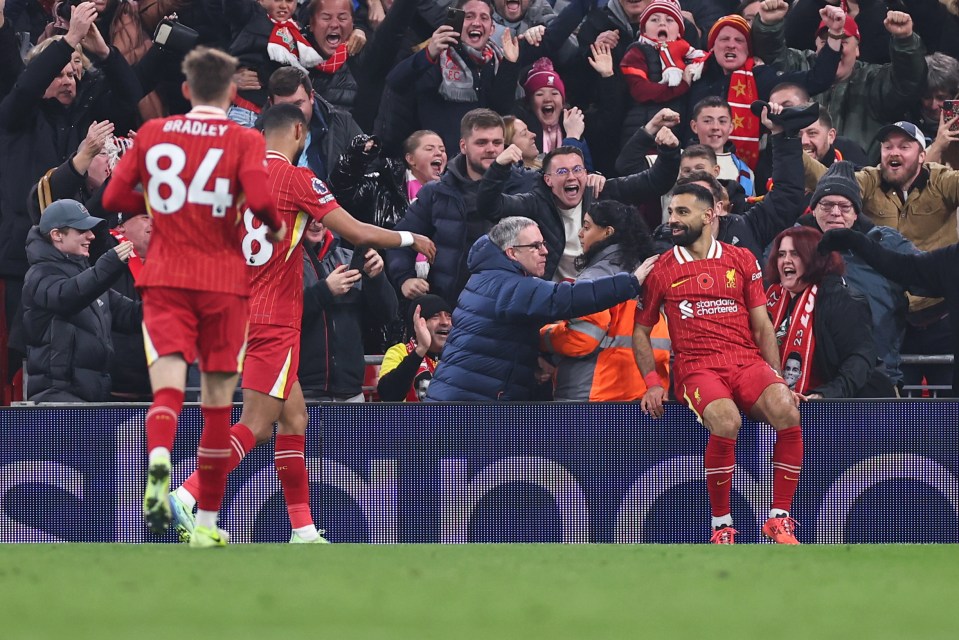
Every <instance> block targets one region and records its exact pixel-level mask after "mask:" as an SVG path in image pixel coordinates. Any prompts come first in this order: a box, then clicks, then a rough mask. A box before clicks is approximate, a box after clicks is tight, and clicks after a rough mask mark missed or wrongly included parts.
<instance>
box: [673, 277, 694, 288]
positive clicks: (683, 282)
mask: <svg viewBox="0 0 959 640" xmlns="http://www.w3.org/2000/svg"><path fill="white" fill-rule="evenodd" d="M690 280H692V278H684V279H682V280H677V281H676V282H674V283H672V284H671V285H669V286H670V287H672V288H673V289H675V288H676V287H678V286H679V285H682V284H686V283H687V282H689V281H690Z"/></svg>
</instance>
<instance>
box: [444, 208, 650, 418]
mask: <svg viewBox="0 0 959 640" xmlns="http://www.w3.org/2000/svg"><path fill="white" fill-rule="evenodd" d="M548 254H549V250H548V249H547V248H546V243H545V242H544V240H543V234H542V233H541V232H540V230H539V227H538V226H537V225H536V223H535V222H533V221H532V220H531V219H529V218H524V217H521V216H513V217H509V218H503V219H502V220H500V221H499V222H498V223H497V224H496V225H495V226H494V227H493V228H492V229H490V232H489V234H487V235H484V236H482V237H481V238H480V239H479V240H477V241H476V243H475V244H474V245H473V248H472V249H470V252H469V258H468V261H467V262H468V266H469V270H470V272H471V273H472V275H471V276H470V279H469V281H468V282H467V283H466V288H465V289H464V290H463V292H462V293H461V294H460V297H459V301H458V303H457V305H456V310H455V311H454V312H453V330H452V332H451V333H450V335H449V338H448V339H447V341H446V347H445V348H444V349H443V360H442V361H441V362H440V364H439V365H438V366H437V368H436V372H435V373H434V375H433V381H432V382H431V383H430V387H429V392H428V393H427V400H432V401H441V402H442V401H457V400H459V401H470V402H490V401H512V400H529V399H530V395H531V392H532V389H533V386H534V381H533V374H534V373H535V370H536V364H537V355H538V353H539V329H540V327H542V326H543V325H544V324H547V323H549V322H553V321H555V320H564V319H568V318H578V317H580V316H584V315H588V314H590V313H595V312H597V311H601V310H603V309H608V308H610V307H612V306H614V305H617V304H619V303H621V302H624V301H626V300H629V299H632V298H635V297H636V296H638V295H639V292H640V287H641V285H642V283H643V281H644V280H645V279H646V276H647V275H648V274H649V272H650V270H652V268H653V264H654V263H655V262H656V257H653V258H649V259H648V260H646V261H645V262H643V263H642V264H641V265H640V266H639V267H637V269H636V271H635V272H633V273H618V274H616V275H612V276H606V277H603V278H597V279H595V280H581V281H579V282H574V283H569V282H561V283H554V282H549V281H546V280H543V279H542V277H543V274H544V273H545V271H546V259H547V255H548Z"/></svg>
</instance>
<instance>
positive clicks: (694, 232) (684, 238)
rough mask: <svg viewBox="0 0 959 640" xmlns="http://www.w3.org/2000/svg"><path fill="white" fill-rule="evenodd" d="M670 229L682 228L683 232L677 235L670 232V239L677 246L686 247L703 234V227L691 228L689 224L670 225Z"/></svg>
mask: <svg viewBox="0 0 959 640" xmlns="http://www.w3.org/2000/svg"><path fill="white" fill-rule="evenodd" d="M669 228H670V230H673V229H682V230H683V232H682V233H680V234H679V235H676V234H670V239H671V240H672V241H673V244H674V245H676V246H679V247H688V246H690V245H691V244H693V243H694V242H696V241H697V240H699V238H700V237H701V236H702V235H703V229H704V228H705V227H700V228H699V229H692V228H690V227H689V225H685V224H680V225H676V226H675V227H674V226H672V225H670V227H669Z"/></svg>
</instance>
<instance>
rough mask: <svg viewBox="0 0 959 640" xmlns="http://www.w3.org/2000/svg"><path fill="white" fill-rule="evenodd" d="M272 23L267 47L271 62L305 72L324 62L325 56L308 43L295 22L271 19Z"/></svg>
mask: <svg viewBox="0 0 959 640" xmlns="http://www.w3.org/2000/svg"><path fill="white" fill-rule="evenodd" d="M270 22H272V23H273V33H271V34H270V40H269V43H268V44H267V45H266V53H267V55H268V56H270V60H273V61H274V62H279V63H280V64H288V65H291V66H294V67H296V68H298V69H302V70H303V71H307V69H311V68H313V67H315V66H317V65H318V64H320V63H322V62H323V56H321V55H320V54H319V53H317V52H316V49H314V48H313V46H312V45H310V43H309V42H307V40H306V38H304V37H303V34H302V33H300V27H299V26H297V24H296V22H295V21H293V20H283V21H282V22H278V21H276V20H274V19H273V18H270ZM344 47H345V45H344Z"/></svg>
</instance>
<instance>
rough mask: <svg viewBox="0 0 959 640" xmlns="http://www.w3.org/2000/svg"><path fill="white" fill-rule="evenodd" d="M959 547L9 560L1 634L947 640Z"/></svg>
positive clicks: (123, 554) (73, 555)
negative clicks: (944, 639) (905, 639)
mask: <svg viewBox="0 0 959 640" xmlns="http://www.w3.org/2000/svg"><path fill="white" fill-rule="evenodd" d="M957 596H959V546H955V545H943V546H918V545H917V546H913V545H861V546H813V545H807V546H802V547H792V548H790V547H776V546H773V545H750V546H746V545H743V546H738V547H724V548H718V547H712V546H708V545H701V546H693V545H683V546H672V545H586V546H561V545H507V544H503V545H459V546H437V545H396V546H367V545H329V546H325V545H324V546H323V547H313V546H306V545H296V546H294V545H236V546H233V547H230V548H228V549H224V550H204V551H197V550H193V549H189V548H186V547H183V546H176V545H149V544H145V545H84V544H63V545H9V546H0V637H2V638H5V639H7V640H19V639H21V638H70V639H71V640H80V639H83V638H97V639H98V640H103V639H109V638H124V639H126V638H130V639H137V640H139V639H146V638H174V639H180V638H182V639H184V640H194V639H200V638H202V639H210V640H218V639H221V638H223V639H228V640H239V639H244V638H256V639H258V640H266V639H272V638H311V639H312V638H316V639H320V638H323V639H325V638H332V639H341V638H342V639H353V638H364V639H365V638H384V639H390V640H393V639H397V640H405V639H407V638H410V639H413V638H415V639H432V638H443V639H473V638H495V639H500V638H522V639H524V640H526V639H539V638H543V639H546V638H549V639H551V640H558V639H565V638H570V639H572V638H576V639H592V638H670V639H672V638H679V639H685V638H697V639H699V638H717V639H724V638H762V639H763V640H766V639H767V638H769V639H771V638H781V637H785V638H844V639H845V638H863V639H867V640H880V639H885V638H907V639H911V638H922V639H932V638H950V639H954V638H956V637H957V635H956V633H957V632H956V627H955V621H956V619H957V612H956V608H957V605H956V603H957V601H959V598H957Z"/></svg>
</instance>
